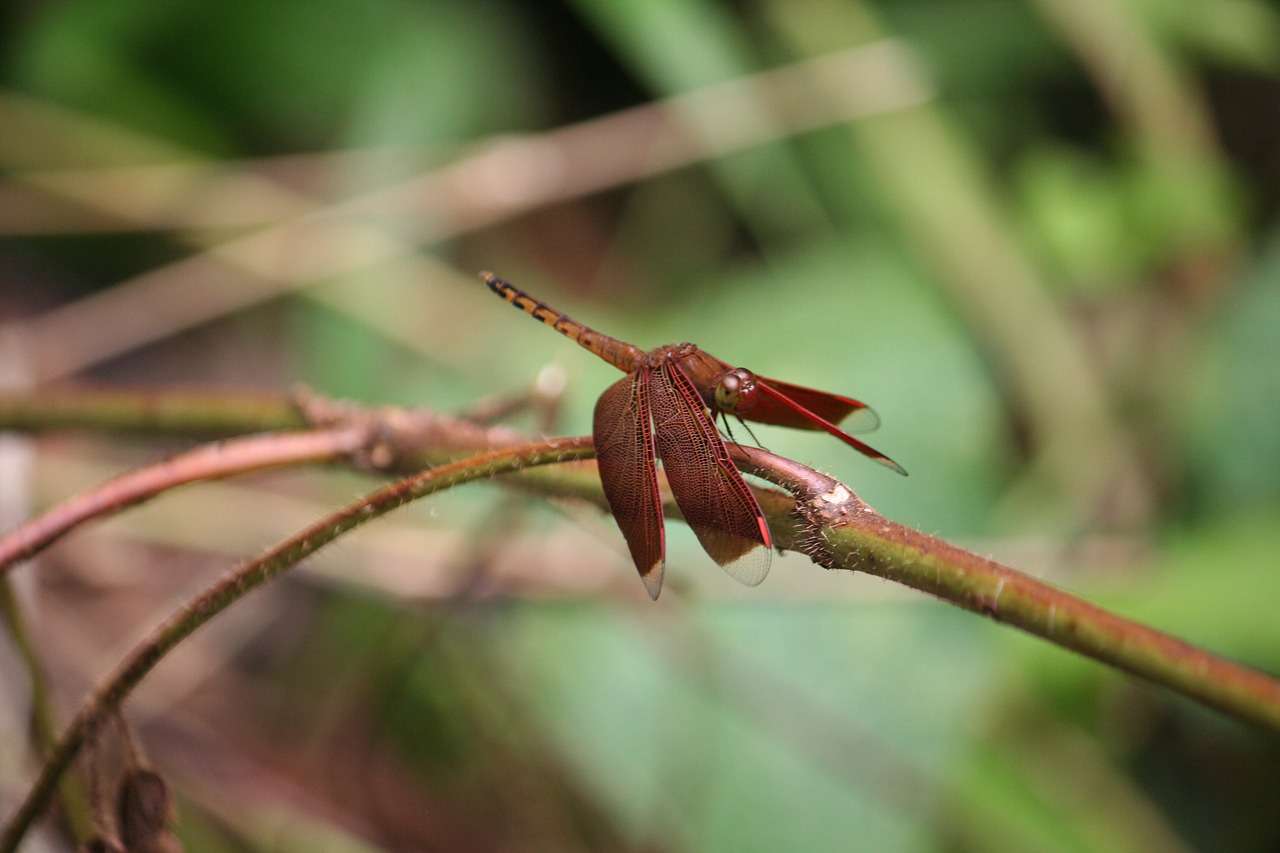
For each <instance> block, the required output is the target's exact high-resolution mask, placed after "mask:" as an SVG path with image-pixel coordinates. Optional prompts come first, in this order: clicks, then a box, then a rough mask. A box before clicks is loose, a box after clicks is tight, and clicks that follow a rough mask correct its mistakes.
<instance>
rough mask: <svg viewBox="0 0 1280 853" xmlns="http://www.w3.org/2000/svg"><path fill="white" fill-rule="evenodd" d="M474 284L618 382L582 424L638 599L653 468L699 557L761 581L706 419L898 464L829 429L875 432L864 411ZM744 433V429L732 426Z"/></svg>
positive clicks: (650, 550) (756, 517)
mask: <svg viewBox="0 0 1280 853" xmlns="http://www.w3.org/2000/svg"><path fill="white" fill-rule="evenodd" d="M480 277H481V278H482V279H484V281H485V282H486V283H487V284H488V285H489V289H490V290H492V291H493V292H494V293H496V294H497V295H498V296H501V297H502V298H503V299H505V300H506V301H507V302H510V303H511V304H512V305H514V306H515V307H517V308H519V309H520V310H521V311H524V312H525V313H526V314H529V315H530V316H532V317H533V318H534V319H537V320H541V321H542V322H543V323H545V324H547V325H548V326H550V327H551V328H553V329H555V330H556V331H558V332H560V333H561V334H563V335H565V336H566V337H568V338H569V339H571V340H574V341H577V342H578V343H579V344H581V345H582V346H583V347H585V348H586V349H588V350H590V351H591V352H593V353H595V354H596V355H598V356H599V357H600V358H602V359H604V360H605V361H607V362H609V363H610V364H612V365H613V366H614V367H616V368H618V369H619V370H621V371H623V372H624V373H626V374H627V375H626V376H624V377H623V378H622V379H620V380H618V381H617V382H615V383H614V384H613V385H611V386H609V387H608V388H607V389H606V390H605V392H604V393H603V394H601V395H600V399H599V400H598V401H597V402H596V407H595V413H594V417H593V421H592V433H591V435H592V440H593V442H594V443H595V449H596V463H597V465H598V467H599V470H600V482H601V484H602V485H603V486H604V494H605V499H606V500H607V501H608V504H609V509H610V511H611V512H612V514H613V517H614V519H615V520H616V521H617V523H618V527H619V528H620V529H621V530H622V536H623V538H624V539H625V540H626V542H627V547H628V549H629V550H630V552H631V559H632V561H633V562H634V563H635V566H636V570H637V571H638V572H639V573H640V580H641V581H643V583H644V586H645V589H646V590H647V591H648V593H649V597H650V598H653V599H655V600H656V599H657V598H658V593H659V592H661V591H662V579H663V575H664V573H665V570H666V531H665V529H664V527H663V521H662V496H661V491H660V489H659V486H658V466H657V461H658V460H659V459H660V460H662V468H663V471H664V473H665V474H666V477H667V483H668V485H669V486H670V488H671V493H672V495H674V497H675V500H676V506H678V507H679V508H680V513H681V515H683V516H684V520H685V522H686V523H687V524H688V525H689V527H690V528H692V529H693V532H694V534H695V535H696V536H697V537H698V541H699V543H701V545H702V548H703V550H705V551H706V552H707V554H708V555H709V556H710V557H711V559H713V560H714V561H715V562H716V564H717V565H719V566H720V567H721V568H722V569H724V570H725V571H726V572H727V573H728V574H729V575H730V576H731V577H733V578H735V579H737V580H738V581H740V582H742V583H744V584H747V585H748V586H755V585H757V584H759V583H760V582H761V581H763V580H764V578H765V575H767V574H768V572H769V562H770V559H771V556H772V551H773V540H772V538H771V537H770V535H769V525H768V524H767V523H766V521H765V517H764V513H763V512H762V511H761V509H760V504H759V502H758V501H757V500H756V498H755V495H754V494H753V493H752V492H751V488H750V486H748V485H747V482H746V480H744V479H743V477H742V474H741V473H740V472H739V471H738V469H737V467H736V466H735V465H734V464H733V462H732V460H731V459H730V457H729V449H728V447H727V446H726V444H725V440H724V438H722V437H721V435H720V430H719V429H718V427H717V425H716V419H717V418H722V419H724V423H725V425H726V428H727V427H728V418H729V416H733V417H735V418H737V419H738V420H739V421H755V422H757V423H764V424H774V425H777V426H785V427H793V428H796V429H808V430H823V431H825V432H828V433H830V434H831V435H834V436H835V437H836V438H838V439H840V440H841V441H843V442H844V443H845V444H847V445H849V446H850V447H852V448H853V449H855V450H857V451H859V452H860V453H863V454H865V455H866V456H868V457H870V458H871V459H874V460H875V461H876V462H879V463H880V464H882V465H885V466H886V467H888V468H890V469H892V470H894V471H896V472H898V473H899V474H903V475H905V474H906V473H907V472H906V471H905V470H904V469H903V467H902V466H901V465H899V464H898V463H897V462H894V461H893V460H892V459H890V458H889V457H888V456H885V455H884V454H883V453H881V452H880V451H878V450H876V449H874V448H872V447H870V446H869V445H867V444H865V443H863V442H862V441H859V440H858V439H856V438H854V437H853V436H852V435H849V433H847V432H845V431H844V430H842V429H840V427H838V426H836V424H839V423H841V422H847V423H848V424H849V427H850V428H851V429H854V430H857V431H860V432H861V431H869V430H872V429H875V428H876V427H877V426H878V425H879V423H880V419H879V417H878V416H877V415H876V413H875V412H874V411H873V410H872V409H871V408H870V407H868V406H867V405H866V404H865V403H862V402H859V401H858V400H854V399H851V398H849V397H841V396H839V395H837V394H828V393H827V392H825V391H816V390H814V389H812V388H805V387H802V386H800V385H792V384H791V383H789V382H782V381H779V380H777V379H769V378H767V377H764V376H757V375H756V374H754V373H752V372H751V371H750V370H747V369H745V368H742V367H733V366H732V365H729V364H727V363H726V362H723V361H721V360H720V359H718V358H716V357H715V356H712V355H710V354H709V353H706V352H704V351H703V350H701V349H699V348H698V347H696V346H694V345H693V344H690V343H680V344H667V345H665V346H660V347H657V348H655V349H651V350H649V351H648V352H645V351H644V350H642V349H640V348H639V347H636V346H634V345H632V344H629V343H625V342H623V341H620V340H618V339H616V338H611V337H609V336H608V335H605V334H602V333H600V332H597V331H596V330H594V329H591V328H588V327H587V326H584V325H582V324H581V323H578V322H576V321H574V320H572V319H570V318H569V317H568V316H567V315H566V314H564V313H562V312H560V311H557V310H556V309H554V308H552V307H551V306H550V305H547V304H546V303H545V302H541V301H539V300H538V299H535V298H534V297H532V296H530V295H529V294H528V293H525V292H524V291H523V290H521V289H520V288H518V287H516V286H515V285H514V284H511V283H510V282H508V281H506V280H504V279H502V278H499V277H498V276H496V275H494V274H493V273H490V272H482V273H481V274H480ZM744 426H745V424H744Z"/></svg>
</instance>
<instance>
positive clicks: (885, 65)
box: [0, 41, 932, 383]
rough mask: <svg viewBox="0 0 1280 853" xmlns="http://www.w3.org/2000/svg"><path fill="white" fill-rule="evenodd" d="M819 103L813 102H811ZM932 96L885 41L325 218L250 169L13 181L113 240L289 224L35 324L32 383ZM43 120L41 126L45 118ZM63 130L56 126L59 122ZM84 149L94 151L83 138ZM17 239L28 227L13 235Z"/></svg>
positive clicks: (491, 160) (588, 128) (425, 180)
mask: <svg viewBox="0 0 1280 853" xmlns="http://www.w3.org/2000/svg"><path fill="white" fill-rule="evenodd" d="M819 91H821V92H823V95H822V96H817V95H816V94H815V93H816V92H819ZM832 93H838V96H836V97H833V96H832ZM930 97H932V90H931V89H930V88H929V87H928V85H927V84H925V83H923V82H921V78H920V75H919V74H918V72H917V71H916V69H915V64H914V63H913V62H911V61H910V59H909V54H908V52H907V51H906V50H905V48H903V47H902V46H901V45H899V44H898V43H896V42H893V41H884V42H878V43H875V44H872V45H869V46H865V47H859V48H855V49H852V50H846V51H842V52H839V53H834V54H831V55H827V56H820V57H816V58H814V59H812V60H808V61H806V62H802V63H798V64H796V65H793V66H789V67H786V68H782V69H778V70H775V71H768V72H763V73H760V74H756V75H752V76H750V77H745V78H742V79H740V80H735V81H731V82H728V83H723V84H720V85H717V86H711V87H708V88H706V89H703V90H699V91H695V92H691V93H688V94H684V95H680V96H677V97H674V98H671V99H668V100H666V101H662V102H658V103H654V104H647V105H644V106H640V107H636V108H633V109H629V110H625V111H622V112H619V113H615V114H613V115H609V116H606V117H604V118H599V119H592V120H589V121H585V122H582V123H580V124H576V125H570V126H567V127H563V128H560V129H557V130H553V131H549V132H546V133H543V134H538V135H534V136H527V137H519V138H512V139H505V140H499V141H497V142H495V143H493V144H490V145H487V146H483V147H481V148H480V149H479V150H477V151H475V152H474V153H472V154H471V155H469V156H466V157H463V158H462V159H460V160H458V161H456V162H454V163H452V164H450V165H448V166H445V167H444V168H441V169H439V170H435V171H432V172H428V173H426V174H423V175H420V176H418V177H416V178H411V179H409V180H407V181H404V182H402V183H400V184H398V185H396V186H394V187H392V188H390V189H380V190H377V191H374V192H371V193H368V194H366V195H364V196H361V197H357V198H354V199H350V200H347V201H342V202H338V203H335V204H332V205H328V206H322V205H316V204H315V203H314V202H313V201H312V200H310V199H307V198H305V197H301V196H294V195H290V192H289V191H288V190H287V189H285V188H283V187H281V186H279V185H277V184H275V183H273V182H271V181H269V180H267V179H263V178H258V177H255V176H253V175H252V174H250V173H249V172H247V171H246V170H243V169H242V170H240V171H232V172H226V173H223V174H222V175H219V174H217V173H216V172H211V171H210V166H209V165H208V164H198V165H195V166H186V167H184V166H172V165H164V166H159V167H155V168H154V169H147V168H139V167H136V166H130V167H128V168H127V169H125V170H124V171H120V169H119V167H112V168H110V169H108V170H106V171H99V172H93V171H79V172H75V173H71V174H68V173H65V172H63V173H49V172H47V171H31V172H20V173H18V174H16V175H15V176H13V177H12V178H11V181H12V182H14V183H10V184H9V185H8V186H7V187H6V188H5V192H6V193H8V194H10V195H11V196H12V195H13V194H15V193H17V192H19V191H22V192H29V191H30V189H31V188H33V187H38V188H39V189H40V190H41V191H43V192H46V193H51V194H57V195H58V196H60V197H63V198H69V199H71V200H72V201H74V202H75V203H76V204H77V205H81V206H85V207H88V208H91V209H93V210H96V211H98V212H99V213H101V214H103V215H106V216H109V217H110V218H112V219H114V220H116V222H117V226H116V229H113V230H118V229H119V227H121V226H120V224H119V223H121V222H124V223H134V224H135V226H136V227H138V228H159V229H174V228H183V229H189V228H192V227H193V226H195V227H203V228H206V229H209V230H214V231H217V232H219V233H215V234H213V235H206V236H203V237H196V238H195V240H194V241H195V242H197V243H202V242H211V241H212V240H216V239H219V238H220V237H221V236H222V234H221V232H223V231H224V230H225V229H226V228H228V227H230V226H232V225H233V224H236V223H237V222H238V223H239V224H240V225H242V226H244V225H252V224H254V223H256V222H260V221H261V220H262V218H263V217H264V216H267V215H280V216H284V217H286V218H284V219H283V220H281V221H280V222H278V223H276V224H274V225H271V226H269V227H266V228H263V229H261V230H258V231H255V232H252V233H250V234H247V235H244V236H240V237H236V238H233V239H230V240H226V241H224V242H220V243H216V244H215V245H211V246H209V247H208V248H206V249H204V250H203V251H201V252H200V253H198V254H195V255H192V256H191V257H188V258H185V259H183V260H180V261H176V262H174V263H171V264H168V265H165V266H162V267H158V268H156V269H154V270H152V271H150V272H148V273H144V274H142V275H140V276H137V277H135V278H133V279H130V280H128V281H126V282H123V283H121V284H120V285H118V286H116V287H114V288H112V289H111V290H108V291H104V292H101V293H99V294H96V295H94V296H92V297H89V298H86V299H83V300H81V301H79V302H76V303H73V304H70V305H66V306H63V307H61V308H59V309H56V310H54V311H51V312H49V313H48V314H46V315H44V316H42V317H39V318H36V319H35V320H32V321H29V322H28V323H27V324H26V325H25V328H24V329H23V330H22V332H23V335H22V340H23V341H24V342H25V343H26V345H27V346H28V347H29V352H30V353H31V355H30V358H29V362H30V363H31V365H32V378H33V380H34V381H35V382H37V383H40V382H47V381H51V380H54V379H58V378H61V377H65V376H68V375H72V374H74V373H76V372H78V371H80V370H83V369H84V368H86V367H88V366H90V365H92V364H95V363H97V362H99V361H102V360H104V359H107V358H110V357H112V356H115V355H119V354H121V353H123V352H127V351H129V350H131V349H133V348H135V347H138V346H141V345H143V344H145V343H148V342H151V341H154V340H157V339H160V338H162V337H165V336H167V335H170V334H173V333H175V332H178V331H181V330H183V329H186V328H190V327H192V326H195V325H197V324H200V323H203V322H207V321H209V320H212V319H214V318H216V317H220V316H224V315H226V314H228V313H231V312H233V311H237V310H240V309H243V308H246V307H248V306H251V305H255V304H259V303H261V302H263V301H265V300H268V299H271V298H273V297H275V296H278V295H280V294H282V293H287V292H289V291H292V290H295V289H299V288H303V287H308V286H311V285H314V284H317V283H320V282H322V281H324V280H327V279H331V278H333V277H337V276H341V275H343V274H347V273H353V272H356V271H360V270H365V269H368V268H370V267H373V266H375V265H378V264H383V263H388V262H392V261H404V260H405V259H406V258H409V257H411V256H412V254H413V253H414V251H415V249H416V248H417V246H418V245H422V244H430V243H433V242H436V241H439V240H444V239H447V238H450V237H455V236H458V235H459V234H462V233H465V232H467V231H470V230H474V229H478V228H482V227H485V226H488V225H492V224H494V223H497V222H500V221H502V220H504V219H508V218H510V217H513V216H515V215H517V214H520V213H524V212H527V211H529V210H532V209H535V208H538V207H541V206H544V205H547V204H550V203H553V202H557V201H563V200H565V199H569V198H574V197H578V196H583V195H587V194H590V193H594V192H599V191H601V190H604V189H608V188H611V187H616V186H620V185H623V184H627V183H630V182H634V181H637V180H640V179H642V178H646V177H650V176H653V175H656V174H659V173H661V172H665V171H669V170H672V169H676V168H679V167H682V166H687V165H690V164H693V163H697V162H701V161H703V160H706V159H709V158H713V157H717V156H720V155H723V154H726V153H729V152H731V151H735V150H740V149H743V148H747V147H750V146H754V145H760V144H763V143H766V142H769V141H772V140H776V139H781V138H785V137H787V136H790V135H794V134H796V133H800V132H803V131H807V130H812V129H815V128H819V127H823V126H827V125H832V124H838V123H842V122H847V121H851V120H856V119H860V118H864V117H866V116H869V115H874V114H878V113H882V112H886V111H891V110H896V109H903V108H906V107H909V106H913V105H916V104H919V103H921V102H923V101H925V100H927V99H929V98H930ZM31 109H32V105H31V104H30V103H29V102H26V101H22V100H21V99H17V98H16V97H15V96H10V97H8V98H5V99H3V100H0V119H3V120H4V121H5V123H6V124H10V126H12V124H11V122H12V121H13V120H14V119H15V118H17V119H21V118H23V117H24V116H29V115H30V111H31ZM43 118H44V119H45V120H46V123H48V121H49V119H50V117H49V116H43ZM66 120H67V119H66V116H65V115H56V116H54V117H53V124H54V125H55V126H56V125H57V124H58V123H60V122H62V121H66ZM77 121H78V120H71V121H70V122H69V123H70V124H72V125H76V124H77ZM78 136H80V137H87V138H88V139H91V138H92V134H85V133H83V132H82V133H80V134H78ZM86 141H87V140H86ZM113 143H114V145H115V147H114V148H113V149H112V150H113V154H112V156H113V157H119V156H120V155H119V150H118V149H119V148H121V147H126V148H127V147H128V145H131V144H133V141H132V137H128V138H126V139H124V140H123V141H121V140H120V139H119V138H113ZM137 145H138V149H137V150H136V152H132V156H127V157H124V158H123V159H125V160H126V161H128V162H130V163H133V162H136V161H138V160H144V161H145V160H154V159H161V160H166V161H173V160H180V161H181V160H187V161H190V160H191V159H193V158H192V157H191V155H190V154H189V153H188V152H182V151H178V150H176V149H167V148H165V147H164V146H163V145H162V144H161V143H158V142H156V141H154V140H145V139H143V140H140V141H138V143H137ZM29 156H30V152H29V151H28V150H27V148H26V147H25V146H21V147H18V148H12V147H9V146H5V145H4V144H3V143H0V157H3V158H4V160H5V161H6V162H5V165H6V166H7V167H9V168H13V167H15V166H16V167H18V168H21V167H22V166H23V165H24V158H27V157H29ZM183 186H185V187H186V189H185V190H184V189H183ZM15 187H17V188H15ZM126 187H127V188H128V191H122V188H126ZM188 192H189V193H192V194H194V196H195V197H196V198H198V199H202V200H203V201H201V202H200V203H199V204H197V205H196V206H195V207H194V208H193V207H190V206H187V207H184V206H183V205H182V204H181V203H178V201H177V199H179V198H181V197H182V196H183V195H185V194H186V193H188ZM241 206H243V208H244V210H243V211H242V213H241V216H240V217H239V218H237V216H236V214H235V211H236V210H237V208H239V207H241ZM255 207H256V209H254V208H255ZM264 208H265V210H266V211H267V213H264V212H263V209H264ZM40 215H41V216H48V215H49V214H48V212H47V211H45V212H42V213H41V214H40ZM375 217H382V218H385V217H400V218H401V219H402V220H404V221H402V222H401V223H399V225H398V226H397V228H396V229H395V231H394V232H393V231H392V230H390V229H384V228H381V227H379V226H378V225H376V224H373V223H371V222H368V221H366V220H368V219H371V218H375ZM13 227H14V228H15V230H20V231H26V230H28V229H26V228H25V227H24V226H23V224H22V223H21V222H15V223H14V225H13ZM28 233H29V232H28Z"/></svg>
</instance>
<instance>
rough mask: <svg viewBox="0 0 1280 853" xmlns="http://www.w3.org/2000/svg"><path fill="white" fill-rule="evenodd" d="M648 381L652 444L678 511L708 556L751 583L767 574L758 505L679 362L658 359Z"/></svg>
mask: <svg viewBox="0 0 1280 853" xmlns="http://www.w3.org/2000/svg"><path fill="white" fill-rule="evenodd" d="M649 385H650V394H649V396H650V399H651V401H652V407H653V420H654V444H655V446H656V448H657V451H658V456H659V457H661V459H662V465H663V469H664V470H665V471H666V473H667V482H669V483H670V484H671V492H672V493H673V494H674V495H675V498H676V503H677V504H679V506H680V512H681V513H682V514H683V515H684V519H685V521H686V522H688V524H689V526H690V527H691V528H693V532H694V533H695V534H697V536H698V541H699V542H701V543H702V547H703V549H704V550H705V551H706V552H707V553H708V554H709V555H711V559H713V560H715V561H716V563H717V564H719V566H720V567H721V568H723V569H724V570H725V571H726V572H728V573H729V574H730V575H731V576H733V577H734V578H736V579H737V580H739V581H741V582H742V583H744V584H747V585H749V586H755V585H756V584H758V583H760V582H761V581H762V580H764V577H765V575H767V574H768V573H769V561H770V558H771V556H772V552H771V550H770V549H771V547H772V540H771V539H770V537H769V526H768V524H767V523H766V522H765V519H764V513H762V512H761V511H760V504H759V503H758V502H757V501H756V497H755V495H753V494H752V493H751V489H750V488H749V487H748V486H747V483H746V481H745V480H743V479H742V475H741V474H740V473H738V469H737V468H736V467H734V464H733V462H732V461H731V460H730V459H729V451H728V449H727V448H726V447H725V445H724V440H723V439H721V438H720V433H719V432H718V431H717V430H716V428H715V424H714V423H712V421H711V419H710V417H709V416H708V415H707V413H706V410H705V409H704V408H703V403H702V398H701V397H699V396H698V391H697V389H696V388H695V387H694V385H693V383H692V382H691V381H690V380H689V378H688V377H687V376H686V375H685V374H684V371H682V370H681V369H680V367H679V365H678V364H676V363H675V362H674V361H666V362H663V363H662V364H661V366H659V367H656V368H654V369H653V370H652V371H651V373H650V383H649Z"/></svg>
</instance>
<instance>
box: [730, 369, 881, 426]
mask: <svg viewBox="0 0 1280 853" xmlns="http://www.w3.org/2000/svg"><path fill="white" fill-rule="evenodd" d="M756 378H757V380H758V381H759V383H760V384H761V385H763V386H765V387H767V388H769V389H770V390H772V391H776V392H777V395H778V396H775V395H774V394H761V395H760V399H759V400H758V401H757V403H756V404H755V405H754V406H753V407H752V408H751V410H750V411H748V412H744V413H743V414H742V417H743V418H745V419H747V420H749V421H758V422H760V423H763V424H775V425H777V426H784V427H791V428H792V429H823V428H824V427H822V426H821V425H819V424H818V423H816V422H814V421H813V420H812V419H811V418H809V417H808V414H806V413H812V414H815V415H817V416H818V417H819V418H822V419H823V420H825V421H827V422H828V423H832V424H842V425H843V426H844V429H845V431H847V432H871V431H872V430H874V429H875V428H876V427H878V426H880V417H879V416H878V415H877V414H876V413H875V410H874V409H872V408H871V407H870V406H868V405H867V404H866V403H863V402H861V401H859V400H854V399H853V398H851V397H841V396H840V395H839V394H828V393H827V392H826V391H818V390H815V389H813V388H805V387H804V386H803V385H792V384H791V383H790V382H783V381H781V380H778V379H769V378H768V377H765V376H758V377H756ZM779 397H781V398H782V399H779ZM788 402H790V403H793V404H794V405H788Z"/></svg>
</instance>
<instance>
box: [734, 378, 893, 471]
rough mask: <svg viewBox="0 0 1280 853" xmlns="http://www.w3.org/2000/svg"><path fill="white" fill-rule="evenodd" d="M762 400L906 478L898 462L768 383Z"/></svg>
mask: <svg viewBox="0 0 1280 853" xmlns="http://www.w3.org/2000/svg"><path fill="white" fill-rule="evenodd" d="M814 393H815V394H821V393H822V392H820V391H815V392H814ZM760 400H761V402H763V401H766V400H772V401H773V402H775V403H776V404H778V405H779V406H784V407H789V408H791V409H793V410H794V411H795V412H796V413H797V414H799V415H803V416H804V419H805V420H806V421H807V422H808V425H807V426H806V428H807V429H820V430H825V431H827V432H829V433H831V434H832V435H834V436H835V437H836V438H838V439H840V440H841V441H843V442H844V443H845V444H847V445H849V446H850V447H852V448H853V449H854V450H856V451H858V452H859V453H861V454H863V455H864V456H868V457H870V458H871V459H874V460H875V461H876V462H879V463H880V464H881V465H884V466H885V467H886V468H890V469H892V470H894V471H897V472H898V473H899V474H902V475H903V476H904V477H905V476H906V474H907V470H906V469H905V468H903V467H902V466H901V465H899V464H898V463H897V462H894V461H893V460H892V459H890V458H889V457H888V456H885V455H884V454H883V453H881V452H880V451H879V450H876V449H875V448H874V447H872V446H870V445H869V444H867V443H866V442H862V441H859V440H858V439H856V438H854V437H853V436H851V435H849V434H848V433H847V432H845V431H844V430H842V429H840V427H838V426H836V425H835V424H833V423H831V422H830V421H828V420H826V419H825V418H823V417H821V416H820V415H819V414H818V413H816V412H812V411H810V410H808V409H806V408H804V407H803V406H801V405H800V404H799V403H798V402H796V401H795V400H792V399H790V398H788V397H786V396H784V395H783V393H782V392H781V391H779V390H778V389H777V388H775V387H773V386H772V385H769V384H768V383H766V382H761V383H760ZM757 408H759V406H758V405H757V406H756V407H754V408H752V410H751V411H752V413H754V412H755V410H756V409H757ZM862 411H864V412H870V411H871V410H870V409H866V408H864V409H862Z"/></svg>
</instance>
